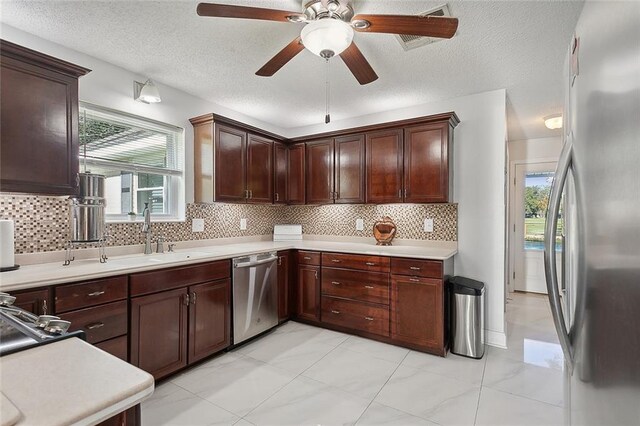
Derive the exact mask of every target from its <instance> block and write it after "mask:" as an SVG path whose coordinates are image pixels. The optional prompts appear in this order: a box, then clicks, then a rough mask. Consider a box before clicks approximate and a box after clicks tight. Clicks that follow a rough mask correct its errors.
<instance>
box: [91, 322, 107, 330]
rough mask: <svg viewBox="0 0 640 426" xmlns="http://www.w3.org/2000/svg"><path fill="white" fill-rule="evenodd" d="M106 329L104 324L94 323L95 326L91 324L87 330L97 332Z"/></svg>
mask: <svg viewBox="0 0 640 426" xmlns="http://www.w3.org/2000/svg"><path fill="white" fill-rule="evenodd" d="M100 327H104V323H103V322H94V323H93V324H89V325H88V326H87V330H95V329H96V328H100Z"/></svg>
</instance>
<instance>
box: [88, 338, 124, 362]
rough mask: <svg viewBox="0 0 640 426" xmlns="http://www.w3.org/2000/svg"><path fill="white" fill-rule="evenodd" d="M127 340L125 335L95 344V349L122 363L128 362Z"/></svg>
mask: <svg viewBox="0 0 640 426" xmlns="http://www.w3.org/2000/svg"><path fill="white" fill-rule="evenodd" d="M127 340H128V339H127V336H126V335H125V336H120V337H116V338H114V339H109V340H105V341H104V342H100V343H96V344H95V347H97V348H100V349H102V350H103V351H105V352H107V353H110V354H111V355H113V356H115V357H118V358H120V359H121V360H123V361H129V346H128V341H127Z"/></svg>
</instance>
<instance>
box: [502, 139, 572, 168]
mask: <svg viewBox="0 0 640 426" xmlns="http://www.w3.org/2000/svg"><path fill="white" fill-rule="evenodd" d="M561 149H562V138H561V137H560V136H555V137H551V138H539V139H524V140H518V141H509V161H511V162H522V161H526V162H530V163H535V162H541V161H547V160H549V159H553V160H554V161H557V159H558V157H559V156H560V150H561Z"/></svg>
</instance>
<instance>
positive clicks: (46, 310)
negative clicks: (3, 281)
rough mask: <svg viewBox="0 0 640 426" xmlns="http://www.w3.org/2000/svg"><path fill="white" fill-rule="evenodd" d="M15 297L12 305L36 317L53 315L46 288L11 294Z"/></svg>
mask: <svg viewBox="0 0 640 426" xmlns="http://www.w3.org/2000/svg"><path fill="white" fill-rule="evenodd" d="M11 295H12V296H15V298H16V301H15V302H14V305H15V306H17V307H18V308H21V309H24V310H26V311H29V312H33V313H34V314H36V315H51V314H52V313H53V309H52V303H51V293H50V291H49V289H48V288H41V289H38V290H25V291H15V292H13V291H12V292H11Z"/></svg>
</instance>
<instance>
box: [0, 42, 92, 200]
mask: <svg viewBox="0 0 640 426" xmlns="http://www.w3.org/2000/svg"><path fill="white" fill-rule="evenodd" d="M0 63H1V71H0V83H1V88H0V92H1V93H2V96H1V97H0V121H1V122H0V150H1V151H2V156H1V157H0V190H1V191H6V192H26V193H36V194H51V195H72V194H75V193H76V192H77V190H78V182H77V177H78V154H79V151H78V146H79V142H78V123H79V120H78V77H80V76H82V75H84V74H86V73H87V72H89V70H88V69H86V68H82V67H79V66H76V65H73V64H70V63H67V62H64V61H61V60H59V59H56V58H52V57H50V56H47V55H43V54H41V53H38V52H35V51H33V50H30V49H26V48H24V47H21V46H18V45H15V44H13V43H10V42H7V41H4V40H2V41H1V42H0Z"/></svg>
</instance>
